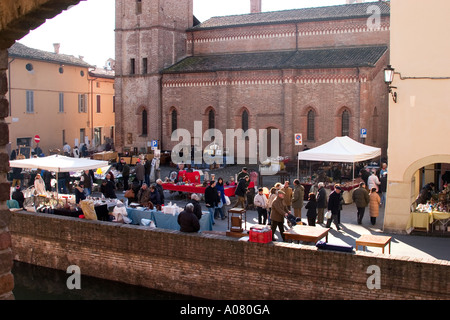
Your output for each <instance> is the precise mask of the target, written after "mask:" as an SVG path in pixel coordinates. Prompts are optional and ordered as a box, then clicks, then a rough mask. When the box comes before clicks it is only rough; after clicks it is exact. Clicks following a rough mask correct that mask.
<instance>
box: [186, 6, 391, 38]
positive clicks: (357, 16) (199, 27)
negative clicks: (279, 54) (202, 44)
mask: <svg viewBox="0 0 450 320" xmlns="http://www.w3.org/2000/svg"><path fill="white" fill-rule="evenodd" d="M388 3H389V1H372V2H363V3H353V4H342V5H334V6H323V7H311V8H300V9H287V10H280V11H264V12H258V13H247V14H238V15H230V16H214V17H211V18H210V19H208V20H206V21H204V22H202V23H200V24H198V25H196V26H193V27H191V28H188V29H187V31H200V30H212V29H225V28H235V27H247V26H248V27H250V26H257V25H261V26H262V25H268V24H272V25H275V24H286V23H299V22H314V21H327V20H348V19H362V18H367V17H370V15H371V14H369V13H366V14H352V15H348V16H330V17H323V18H319V17H316V18H288V19H286V20H275V19H274V20H269V21H254V22H244V23H242V22H240V23H232V22H231V23H230V24H223V25H216V26H202V25H203V24H205V23H206V22H208V21H213V20H217V19H223V20H225V19H227V20H231V19H232V18H238V17H256V16H263V15H268V16H269V15H271V14H287V13H291V12H296V11H297V12H300V11H303V12H305V11H306V12H307V11H314V10H323V11H326V10H329V9H330V8H343V7H346V6H348V7H350V6H355V7H357V6H358V7H359V6H367V5H371V4H372V5H383V6H386V7H388V8H389V4H388ZM381 16H382V17H389V16H390V13H385V12H381Z"/></svg>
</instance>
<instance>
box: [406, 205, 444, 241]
mask: <svg viewBox="0 0 450 320" xmlns="http://www.w3.org/2000/svg"><path fill="white" fill-rule="evenodd" d="M446 203H447V202H445V204H444V202H443V201H439V202H437V203H436V202H434V201H430V202H427V203H426V204H419V205H417V207H416V208H415V210H414V211H413V212H411V214H410V217H409V219H408V223H407V225H406V232H408V233H411V232H412V231H413V230H420V229H422V230H426V231H427V232H430V230H432V231H442V232H449V231H450V212H449V209H450V207H448V206H447V204H446Z"/></svg>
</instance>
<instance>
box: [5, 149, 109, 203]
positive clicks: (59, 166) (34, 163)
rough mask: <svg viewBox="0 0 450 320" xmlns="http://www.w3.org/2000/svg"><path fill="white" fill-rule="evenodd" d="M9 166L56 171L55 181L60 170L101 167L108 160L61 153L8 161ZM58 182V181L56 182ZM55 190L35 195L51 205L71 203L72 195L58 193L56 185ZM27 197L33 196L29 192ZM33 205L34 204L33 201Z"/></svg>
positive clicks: (106, 164)
mask: <svg viewBox="0 0 450 320" xmlns="http://www.w3.org/2000/svg"><path fill="white" fill-rule="evenodd" d="M9 166H10V167H12V168H22V169H30V170H37V169H41V170H47V171H50V172H54V173H56V181H58V174H60V173H62V172H77V171H83V170H91V169H93V170H96V169H98V168H101V167H106V166H108V161H100V160H92V159H89V158H72V157H66V156H62V155H58V154H55V155H51V156H47V157H39V158H29V159H20V160H11V161H9ZM57 183H58V182H57ZM56 190H57V191H56V192H48V191H47V192H46V193H45V194H38V195H35V196H36V199H39V200H40V201H39V204H44V205H49V206H51V207H57V206H64V205H66V207H67V205H68V204H69V203H72V202H73V200H74V196H73V195H64V194H59V192H58V190H59V189H58V185H57V188H56ZM28 196H29V197H34V195H33V194H29V195H28ZM33 205H34V206H35V205H36V204H35V203H33Z"/></svg>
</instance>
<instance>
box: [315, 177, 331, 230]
mask: <svg viewBox="0 0 450 320" xmlns="http://www.w3.org/2000/svg"><path fill="white" fill-rule="evenodd" d="M317 186H318V187H319V189H318V190H317V194H316V201H317V223H318V224H323V221H324V220H323V215H324V212H325V209H326V208H327V205H328V203H327V191H326V190H325V185H324V183H323V182H319V184H318V185H317Z"/></svg>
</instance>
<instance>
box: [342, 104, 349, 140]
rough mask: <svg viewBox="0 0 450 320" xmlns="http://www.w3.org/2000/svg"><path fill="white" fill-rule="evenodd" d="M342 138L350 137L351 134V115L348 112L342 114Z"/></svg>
mask: <svg viewBox="0 0 450 320" xmlns="http://www.w3.org/2000/svg"><path fill="white" fill-rule="evenodd" d="M341 134H342V136H348V135H349V134H350V114H349V112H348V111H347V110H344V112H342V132H341Z"/></svg>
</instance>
